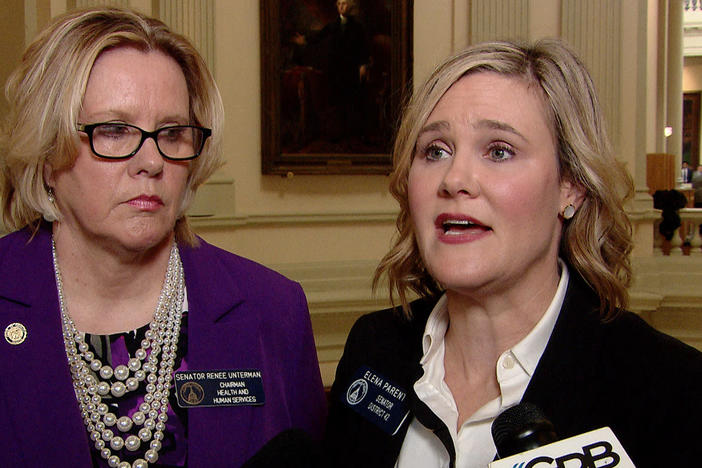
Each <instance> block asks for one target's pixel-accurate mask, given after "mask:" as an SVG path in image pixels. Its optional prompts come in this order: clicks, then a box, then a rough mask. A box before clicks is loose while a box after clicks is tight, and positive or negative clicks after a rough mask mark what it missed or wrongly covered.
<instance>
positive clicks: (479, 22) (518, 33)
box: [470, 0, 529, 44]
mask: <svg viewBox="0 0 702 468" xmlns="http://www.w3.org/2000/svg"><path fill="white" fill-rule="evenodd" d="M528 38H529V1H528V0H472V1H471V2H470V43H471V44H477V43H479V42H484V41H490V40H497V39H512V40H527V39H528Z"/></svg>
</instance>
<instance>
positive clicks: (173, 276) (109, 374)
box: [51, 238, 185, 468]
mask: <svg viewBox="0 0 702 468" xmlns="http://www.w3.org/2000/svg"><path fill="white" fill-rule="evenodd" d="M51 253H52V256H53V261H54V273H55V275H56V288H57V289H58V296H59V305H60V308H61V320H62V328H63V342H64V345H65V348H66V356H67V357H68V364H69V366H70V369H71V377H72V379H73V389H74V391H75V394H76V398H77V400H78V404H79V406H80V411H81V416H82V417H83V421H84V422H85V426H86V429H87V431H88V434H89V436H90V440H91V441H92V442H93V443H94V445H95V448H96V449H97V450H98V451H99V452H100V456H101V457H103V458H104V459H105V460H107V464H108V465H109V466H110V467H115V468H130V467H131V468H146V467H148V465H149V463H152V464H153V463H156V461H157V460H158V451H159V450H160V449H161V441H162V440H163V432H164V430H165V429H166V421H167V420H168V414H167V412H168V396H169V394H170V383H171V379H172V378H173V366H174V362H175V356H176V350H177V345H178V337H179V334H180V319H181V315H182V307H183V300H184V295H185V282H184V276H183V265H182V264H181V262H180V256H179V254H178V248H177V246H176V245H175V243H174V244H173V247H172V249H171V254H170V257H169V259H168V269H167V271H166V278H165V281H164V283H163V288H162V289H161V294H160V296H159V299H158V305H157V306H156V312H155V313H154V318H153V320H152V321H151V323H150V324H149V329H148V330H146V334H145V338H144V339H143V340H142V341H141V347H140V348H139V349H137V350H136V352H135V353H134V357H132V358H130V359H129V361H128V363H127V365H126V366H125V365H119V366H117V367H115V368H114V369H113V368H112V367H111V366H109V365H107V364H105V365H103V364H102V362H100V360H99V359H97V358H96V357H95V355H94V354H93V353H92V352H91V351H90V350H89V346H88V344H87V343H86V342H85V337H84V334H83V333H80V332H79V331H78V330H76V327H75V325H74V323H73V320H72V319H71V317H70V316H69V315H68V311H67V308H66V300H65V298H64V295H63V284H62V282H61V272H60V271H59V265H58V260H57V257H56V243H55V242H54V239H53V238H52V239H51ZM148 349H151V353H147V350H148ZM159 354H160V355H161V360H160V363H159ZM144 361H146V362H144ZM142 363H143V364H142ZM91 371H92V372H91ZM93 373H94V374H93ZM113 377H114V381H113V382H112V383H110V382H109V380H112V378H113ZM144 380H145V381H146V394H145V395H144V401H143V402H142V403H141V404H140V405H139V408H138V411H136V412H135V413H134V414H133V415H132V416H131V417H129V416H122V417H121V418H117V416H116V415H115V414H114V413H112V412H110V410H109V406H108V405H107V404H105V403H103V402H102V397H103V396H105V395H107V394H108V393H111V394H112V395H113V396H115V397H121V396H123V395H125V394H126V393H129V392H133V391H136V390H137V389H138V388H139V386H140V384H141V382H143V381H144ZM111 427H116V429H117V430H118V431H119V432H117V434H115V431H113V430H112V429H110V428H111ZM132 428H134V430H135V431H136V434H134V433H130V431H131V430H132ZM142 442H143V443H148V444H149V449H148V450H146V452H145V453H144V458H143V459H142V458H138V459H136V460H135V461H134V462H133V463H131V464H130V463H129V462H127V461H122V460H120V458H119V457H118V456H117V455H113V454H112V450H115V451H118V450H121V449H122V448H123V447H125V448H126V449H127V451H130V452H134V451H136V450H138V449H139V447H140V446H141V444H142Z"/></svg>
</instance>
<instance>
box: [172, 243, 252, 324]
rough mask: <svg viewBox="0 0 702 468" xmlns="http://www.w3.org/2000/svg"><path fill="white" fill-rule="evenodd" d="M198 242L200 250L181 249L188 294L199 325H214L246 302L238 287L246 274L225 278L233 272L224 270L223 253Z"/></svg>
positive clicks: (189, 305)
mask: <svg viewBox="0 0 702 468" xmlns="http://www.w3.org/2000/svg"><path fill="white" fill-rule="evenodd" d="M198 240H199V241H200V245H199V246H197V247H190V246H185V245H179V246H178V249H179V251H180V258H181V261H182V262H183V271H184V274H185V285H186V288H187V290H188V307H189V309H190V310H195V311H197V314H198V317H197V321H198V322H201V323H205V324H214V323H216V322H218V321H220V320H222V319H223V318H224V317H225V316H226V315H228V314H229V313H231V312H232V311H234V309H236V307H237V306H238V305H240V304H241V303H242V302H244V301H245V296H244V293H243V291H242V290H241V287H240V285H239V283H240V282H243V281H246V278H245V276H243V272H237V273H235V274H224V273H230V271H229V270H226V269H225V267H224V266H221V262H222V261H223V260H222V256H221V251H219V250H218V249H216V248H215V247H213V246H211V245H210V244H208V243H206V242H205V241H203V240H202V239H198ZM189 320H190V319H189Z"/></svg>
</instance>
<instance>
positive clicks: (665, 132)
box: [663, 127, 673, 138]
mask: <svg viewBox="0 0 702 468" xmlns="http://www.w3.org/2000/svg"><path fill="white" fill-rule="evenodd" d="M672 134H673V127H665V129H664V130H663V135H664V136H665V137H666V138H668V137H669V136H670V135H672Z"/></svg>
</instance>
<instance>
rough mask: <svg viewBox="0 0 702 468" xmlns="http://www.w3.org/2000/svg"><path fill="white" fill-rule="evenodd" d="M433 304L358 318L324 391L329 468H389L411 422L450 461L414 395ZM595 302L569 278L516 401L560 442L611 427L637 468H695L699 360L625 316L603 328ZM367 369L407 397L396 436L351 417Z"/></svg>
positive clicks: (701, 397) (701, 398)
mask: <svg viewBox="0 0 702 468" xmlns="http://www.w3.org/2000/svg"><path fill="white" fill-rule="evenodd" d="M435 303H436V298H433V299H424V300H419V301H415V302H413V303H412V312H413V317H412V320H409V321H408V320H405V319H403V318H402V317H401V315H400V312H399V310H397V309H395V310H391V309H387V310H383V311H380V312H374V313H371V314H368V315H365V316H363V317H361V318H360V319H359V320H358V321H357V322H356V324H355V325H354V326H353V328H352V330H351V332H350V334H349V338H348V341H347V343H346V347H345V350H344V354H343V357H342V358H341V361H340V362H339V366H338V368H337V373H336V380H335V382H334V385H333V386H332V389H331V394H330V408H329V419H328V422H327V429H326V439H325V450H326V457H327V464H328V466H330V467H332V466H333V467H356V466H364V467H393V466H394V464H395V462H396V460H397V456H398V454H399V451H400V448H401V446H402V441H403V440H404V437H405V434H406V433H407V428H408V426H409V422H410V421H411V418H412V417H416V418H417V419H418V420H419V421H420V422H422V423H423V424H424V425H425V426H427V427H429V428H430V429H432V430H433V431H434V433H435V434H436V435H437V437H439V438H440V439H441V441H442V442H443V443H444V445H445V446H446V449H447V450H448V453H449V454H450V455H451V466H454V460H455V453H454V448H453V444H452V442H451V438H450V436H449V434H448V430H447V428H446V426H445V425H444V424H443V423H442V422H441V421H440V420H439V419H438V418H437V417H436V416H435V415H434V414H433V413H432V412H431V411H430V410H429V408H428V407H427V406H426V405H424V404H423V403H422V402H421V401H419V399H418V398H417V396H416V395H415V393H414V390H413V384H414V382H415V381H416V380H417V379H418V378H419V377H420V376H421V375H422V374H423V371H422V369H421V366H420V365H419V360H420V358H421V356H422V346H421V339H422V335H423V332H424V327H425V324H426V321H427V318H428V316H429V313H430V312H431V310H432V308H433V306H434V304H435ZM598 304H599V302H598V297H597V295H596V294H595V293H594V292H593V291H592V289H590V287H589V286H588V285H587V284H586V283H585V281H584V280H583V279H582V278H581V277H580V276H579V275H578V274H577V273H575V272H574V270H573V269H571V276H570V284H569V285H568V289H567V292H566V297H565V300H564V303H563V307H562V309H561V312H560V315H559V317H558V320H557V322H556V325H555V328H554V330H553V333H552V335H551V337H550V339H549V342H548V344H547V346H546V349H545V350H544V353H543V355H542V357H541V360H540V361H539V364H538V366H537V368H536V371H535V373H534V375H533V376H532V379H531V381H530V383H529V386H528V387H527V390H526V392H525V394H524V397H523V399H522V401H529V402H532V403H534V404H536V405H537V406H539V407H540V408H541V409H542V410H543V411H544V413H545V414H546V416H547V417H548V419H550V420H551V421H552V422H553V424H554V426H555V428H556V432H557V434H558V436H559V438H566V437H570V436H574V435H577V434H581V433H583V432H586V431H589V430H592V429H597V428H600V427H603V426H609V427H611V429H612V430H613V431H614V433H615V434H616V436H617V438H618V439H619V440H620V442H621V443H622V445H623V446H624V448H625V450H626V451H627V453H628V454H629V456H630V457H631V458H632V460H633V461H634V464H635V465H636V466H637V468H645V467H651V468H654V467H655V468H661V467H674V466H675V467H678V466H680V467H682V466H699V464H700V463H701V461H702V444H701V443H700V440H701V438H700V436H702V353H700V352H699V351H697V350H695V349H694V348H692V347H690V346H687V345H685V344H683V343H681V342H680V341H678V340H676V339H674V338H672V337H670V336H667V335H665V334H663V333H660V332H658V331H656V330H654V329H653V328H652V327H650V326H649V325H648V324H646V323H645V322H644V321H643V320H642V319H641V318H639V317H638V316H637V315H635V314H633V313H631V312H626V311H623V312H622V313H621V314H620V315H619V316H618V317H617V318H616V319H614V320H612V321H609V322H606V323H603V322H602V321H601V320H600V318H599V316H598V312H597V307H598ZM361 366H368V367H369V368H371V369H373V370H374V371H377V372H378V373H379V374H381V375H383V376H385V377H386V378H387V380H389V381H392V382H393V383H395V384H397V385H400V386H401V387H403V388H404V389H405V390H407V393H408V406H409V409H410V417H408V418H407V419H406V420H405V421H404V423H403V424H402V426H401V428H400V430H399V431H398V432H397V433H396V434H395V435H389V434H388V433H386V432H384V431H383V430H381V429H380V428H379V427H378V426H376V425H375V424H373V423H371V422H369V421H367V420H366V419H364V418H363V417H362V416H360V415H359V414H357V413H356V412H354V411H352V410H351V409H349V408H348V407H347V406H346V405H345V404H344V403H343V402H342V400H343V399H344V398H346V392H347V389H348V388H349V386H350V384H351V381H352V380H353V378H354V377H353V376H354V375H355V373H356V370H357V369H358V368H360V367H361Z"/></svg>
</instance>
